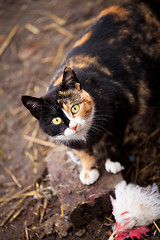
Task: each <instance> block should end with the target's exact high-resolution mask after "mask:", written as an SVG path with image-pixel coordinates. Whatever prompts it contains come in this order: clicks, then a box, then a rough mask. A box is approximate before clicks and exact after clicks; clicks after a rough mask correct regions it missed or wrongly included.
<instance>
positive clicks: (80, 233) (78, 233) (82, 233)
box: [75, 229, 86, 237]
mask: <svg viewBox="0 0 160 240" xmlns="http://www.w3.org/2000/svg"><path fill="white" fill-rule="evenodd" d="M85 233H86V229H80V230H79V231H77V232H76V233H75V235H76V236H77V237H83V236H84V235H85Z"/></svg>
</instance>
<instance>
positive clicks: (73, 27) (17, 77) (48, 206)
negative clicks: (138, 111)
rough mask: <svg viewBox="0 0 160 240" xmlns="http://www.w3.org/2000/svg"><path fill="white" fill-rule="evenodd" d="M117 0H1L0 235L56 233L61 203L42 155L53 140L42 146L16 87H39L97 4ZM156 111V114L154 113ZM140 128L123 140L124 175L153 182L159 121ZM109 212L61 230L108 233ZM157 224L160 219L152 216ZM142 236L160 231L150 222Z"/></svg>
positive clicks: (158, 170) (159, 173) (72, 234)
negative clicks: (138, 132)
mask: <svg viewBox="0 0 160 240" xmlns="http://www.w3.org/2000/svg"><path fill="white" fill-rule="evenodd" d="M117 2H120V1H119V0H108V1H106V0H97V1H92V0H90V1H89V0H87V1H86V0H81V1H75V0H67V1H66V0H48V1H42V0H39V1H36V0H35V1H34V0H25V1H20V0H17V1H16V0H2V1H1V2H0V20H1V21H0V30H1V31H0V46H2V45H3V43H4V42H5V41H6V39H8V36H9V38H10V37H11V38H10V39H9V41H8V45H7V46H6V49H5V51H4V52H3V54H1V56H0V73H1V78H0V225H1V227H0V240H14V239H27V240H28V239H48V240H49V239H61V236H59V235H58V233H57V232H56V230H55V228H54V226H53V228H52V225H53V221H52V220H53V219H52V218H53V216H55V215H56V214H60V213H62V210H60V204H59V201H58V199H57V196H56V194H55V191H54V189H53V188H52V187H51V186H50V182H49V180H48V175H47V169H46V163H45V161H44V159H45V157H46V155H47V153H48V152H49V151H50V149H51V147H55V146H54V145H53V144H52V146H45V144H46V145H47V142H46V141H47V140H48V138H47V137H46V136H45V135H44V134H43V133H42V132H41V131H40V130H39V127H38V125H37V122H36V120H34V119H32V118H31V116H30V115H29V113H28V112H27V111H26V110H25V109H24V107H23V106H22V104H21V100H20V98H21V95H23V94H28V95H34V96H41V95H42V94H44V93H45V91H46V88H47V85H48V82H49V79H50V78H51V76H52V74H53V72H54V70H55V69H56V67H57V66H58V64H59V63H60V62H61V61H63V59H64V57H65V54H66V53H67V51H68V50H69V49H70V48H71V46H72V45H73V43H74V41H75V39H76V36H79V35H81V34H82V33H83V32H84V30H85V29H86V28H88V26H89V25H90V24H92V23H93V22H94V17H95V16H96V15H97V14H98V13H99V12H100V11H101V10H102V9H104V8H105V7H107V6H109V5H111V4H113V3H117ZM57 16H58V18H57ZM30 24H31V25H30ZM12 34H13V36H11V35H12ZM155 119H156V122H159V121H158V119H160V118H158V116H156V118H155ZM141 135H142V139H143V141H141V142H139V143H138V142H136V144H134V145H133V146H132V147H131V146H130V145H129V144H128V145H126V146H127V147H126V155H127V154H131V155H130V159H131V160H133V162H130V166H129V167H128V168H127V171H126V172H125V173H124V178H125V179H127V181H129V182H130V181H132V182H136V183H138V184H140V185H147V184H151V183H152V182H156V183H157V184H158V186H159V187H160V131H159V126H154V129H153V130H152V131H151V132H150V134H149V135H147V134H146V133H144V132H142V133H141ZM28 136H29V137H31V138H29V137H28ZM36 140H37V141H38V142H37V143H35V141H36ZM40 140H43V142H41V141H40ZM136 141H137V139H136ZM25 188H26V189H25ZM20 191H21V192H20ZM19 192H20V193H19ZM17 193H18V195H17ZM57 216H58V215H57ZM112 219H113V217H112V216H111V217H110V218H104V219H93V221H91V223H90V224H89V225H88V226H86V227H84V228H82V229H73V228H70V230H69V233H68V236H66V237H65V238H66V239H86V240H90V239H107V238H108V236H109V234H110V232H111V225H112V221H113V220H112ZM157 225H158V226H160V222H159V221H157ZM95 226H96V228H95ZM146 239H156V240H157V239H160V233H159V232H158V229H157V227H156V226H155V225H154V224H152V225H151V234H150V237H148V238H146Z"/></svg>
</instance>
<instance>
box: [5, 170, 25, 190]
mask: <svg viewBox="0 0 160 240" xmlns="http://www.w3.org/2000/svg"><path fill="white" fill-rule="evenodd" d="M3 169H4V170H5V172H6V173H8V175H9V176H10V177H11V178H12V180H13V181H14V183H15V184H16V185H17V186H18V187H19V188H22V185H21V184H20V183H19V181H18V180H17V178H16V177H15V176H14V175H13V173H12V172H11V171H10V170H9V169H8V168H6V167H3Z"/></svg>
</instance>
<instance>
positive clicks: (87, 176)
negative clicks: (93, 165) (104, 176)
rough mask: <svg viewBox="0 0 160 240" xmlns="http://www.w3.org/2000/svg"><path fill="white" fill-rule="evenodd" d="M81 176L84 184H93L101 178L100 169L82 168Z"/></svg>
mask: <svg viewBox="0 0 160 240" xmlns="http://www.w3.org/2000/svg"><path fill="white" fill-rule="evenodd" d="M79 178H80V180H81V182H82V183H83V184H86V185H90V184H93V183H94V182H95V181H97V179H98V178H99V171H98V170H97V169H93V170H91V171H89V170H82V171H81V173H80V175H79Z"/></svg>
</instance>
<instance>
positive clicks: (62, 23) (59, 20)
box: [49, 14, 66, 25]
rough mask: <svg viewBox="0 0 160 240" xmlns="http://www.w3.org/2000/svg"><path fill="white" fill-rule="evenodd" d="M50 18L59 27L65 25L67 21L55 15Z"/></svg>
mask: <svg viewBox="0 0 160 240" xmlns="http://www.w3.org/2000/svg"><path fill="white" fill-rule="evenodd" d="M49 17H50V19H52V20H53V21H55V22H56V23H58V24H59V25H64V24H65V23H66V20H64V19H63V18H60V17H58V16H57V15H55V14H50V15H49Z"/></svg>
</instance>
